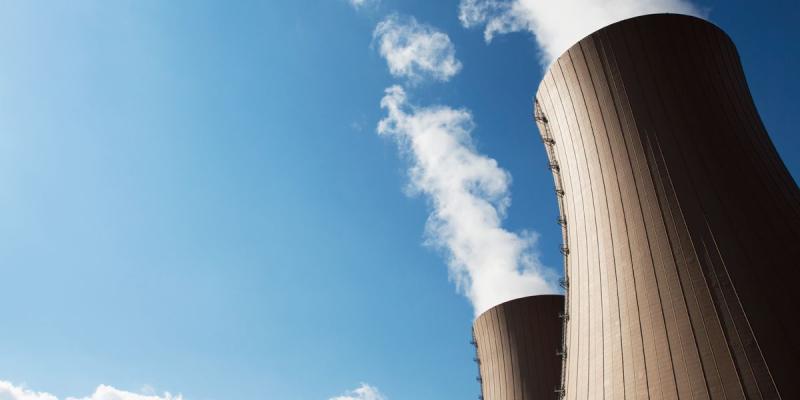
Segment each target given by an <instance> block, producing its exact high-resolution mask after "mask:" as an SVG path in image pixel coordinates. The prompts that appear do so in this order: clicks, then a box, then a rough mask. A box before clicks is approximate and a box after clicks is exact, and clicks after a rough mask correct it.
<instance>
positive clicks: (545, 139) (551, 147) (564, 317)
mask: <svg viewBox="0 0 800 400" xmlns="http://www.w3.org/2000/svg"><path fill="white" fill-rule="evenodd" d="M533 119H534V121H536V125H537V126H538V127H539V132H540V134H541V137H542V143H544V147H545V150H546V151H547V159H548V165H547V167H548V168H549V169H550V171H551V172H552V173H553V182H554V184H555V192H556V199H557V200H558V211H559V216H558V220H557V221H558V224H559V225H561V235H562V238H563V239H562V240H563V243H562V244H561V247H560V249H559V250H560V251H561V254H562V255H563V256H564V278H562V279H561V280H560V281H559V285H560V286H561V288H562V289H564V312H563V313H561V314H560V315H559V318H561V321H562V329H561V348H560V349H559V350H558V351H557V352H556V356H558V357H560V358H561V382H560V383H559V386H558V387H556V389H555V390H554V392H555V393H556V398H557V399H563V398H564V396H565V393H564V390H565V387H566V379H567V376H566V372H567V326H568V324H567V321H569V268H568V262H569V243H568V238H569V232H568V230H567V217H566V212H565V210H566V208H565V206H566V204H565V202H564V196H565V195H566V192H565V191H564V185H563V181H562V179H561V167H560V166H559V163H558V157H557V156H556V150H555V146H556V141H555V139H553V135H552V134H551V132H550V123H549V121H548V120H547V117H546V116H545V115H544V112H543V111H542V107H541V106H540V105H539V101H538V100H534V103H533ZM481 392H482V391H481Z"/></svg>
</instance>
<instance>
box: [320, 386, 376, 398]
mask: <svg viewBox="0 0 800 400" xmlns="http://www.w3.org/2000/svg"><path fill="white" fill-rule="evenodd" d="M328 400H389V399H388V398H387V397H386V396H384V395H383V393H381V392H380V390H378V388H376V387H375V386H370V385H368V384H366V383H362V384H361V385H360V386H359V387H358V388H356V389H353V390H351V391H348V392H347V393H345V394H343V395H341V396H336V397H331V398H330V399H328Z"/></svg>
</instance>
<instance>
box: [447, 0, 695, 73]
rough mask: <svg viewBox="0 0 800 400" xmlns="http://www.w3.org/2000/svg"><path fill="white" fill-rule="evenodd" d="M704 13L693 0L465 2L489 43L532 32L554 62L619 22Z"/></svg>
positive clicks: (469, 23) (465, 21)
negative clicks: (588, 37)
mask: <svg viewBox="0 0 800 400" xmlns="http://www.w3.org/2000/svg"><path fill="white" fill-rule="evenodd" d="M666 12H669V13H678V14H690V15H696V16H700V15H702V14H703V13H702V12H701V10H699V9H698V8H697V7H695V6H694V5H692V4H691V2H689V1H687V0H559V1H542V0H461V4H460V6H459V19H460V20H461V23H462V25H464V26H465V27H474V26H480V25H484V37H485V38H486V41H487V42H489V41H491V40H492V38H493V37H494V35H496V34H503V33H508V32H515V31H523V30H527V31H530V32H531V33H533V35H534V36H535V38H536V41H537V42H538V44H539V47H540V49H541V51H542V62H543V64H544V65H549V64H550V63H551V62H552V61H553V60H555V59H556V58H557V57H558V56H560V55H561V53H563V52H564V51H566V50H567V49H568V48H569V47H570V46H572V45H573V44H575V43H576V42H577V41H579V40H580V39H582V38H583V37H585V36H586V35H589V34H590V33H592V32H594V31H596V30H598V29H600V28H602V27H604V26H606V25H609V24H612V23H614V22H617V21H621V20H623V19H626V18H631V17H635V16H639V15H645V14H653V13H666Z"/></svg>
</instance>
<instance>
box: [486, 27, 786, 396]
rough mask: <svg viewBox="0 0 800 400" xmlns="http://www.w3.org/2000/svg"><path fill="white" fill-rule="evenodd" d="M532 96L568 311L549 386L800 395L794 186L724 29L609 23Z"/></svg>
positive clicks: (568, 391)
mask: <svg viewBox="0 0 800 400" xmlns="http://www.w3.org/2000/svg"><path fill="white" fill-rule="evenodd" d="M764 62H776V60H764ZM534 107H535V111H534V115H535V119H536V122H537V124H538V126H539V130H540V133H541V135H542V138H543V142H544V144H545V148H546V149H547V153H548V157H549V164H550V169H551V170H552V172H553V176H554V180H555V186H556V195H557V198H558V202H559V208H560V211H561V215H560V217H559V222H560V223H561V225H562V232H563V247H562V253H563V254H564V263H565V271H564V272H565V281H564V286H565V287H566V306H565V312H564V313H565V314H566V315H569V318H568V319H567V320H566V323H565V325H564V326H565V330H564V339H565V340H564V344H563V348H562V352H563V354H564V365H563V371H564V372H563V374H562V376H561V383H560V384H559V386H560V387H559V389H558V391H557V393H556V394H555V395H554V397H558V396H563V397H564V398H567V399H643V398H651V399H677V398H680V399H705V398H712V399H745V398H748V399H776V398H783V399H800V326H798V318H800V311H798V309H800V288H798V287H797V286H798V284H799V283H800V192H799V191H798V187H797V185H796V183H795V181H794V180H793V179H792V177H791V175H790V174H789V172H788V170H787V169H786V167H785V166H784V164H783V162H782V161H781V159H780V157H779V156H778V154H777V152H776V150H775V148H774V146H773V144H772V142H771V141H770V139H769V136H768V134H767V132H766V130H765V128H764V126H763V124H762V122H761V119H760V117H759V115H758V112H757V110H756V107H755V105H754V104H753V100H752V98H751V96H750V92H749V89H748V87H747V83H746V80H745V76H744V72H743V70H742V66H741V63H740V61H739V57H738V54H737V52H736V48H735V47H734V45H733V43H732V41H731V39H730V38H729V37H728V36H727V35H726V34H725V33H724V32H723V31H722V30H720V29H719V28H717V27H716V26H714V25H713V24H711V23H709V22H706V21H704V20H701V19H698V18H694V17H688V16H681V15H671V14H659V15H648V16H643V17H637V18H633V19H629V20H625V21H622V22H618V23H615V24H613V25H610V26H608V27H605V28H603V29H601V30H599V31H597V32H595V33H593V34H591V35H589V36H588V37H586V38H584V39H582V40H581V41H580V42H578V43H577V44H575V45H574V46H572V47H571V48H570V49H569V50H568V51H567V52H565V53H564V54H563V55H562V56H561V57H559V58H558V59H557V60H556V61H555V62H554V63H553V64H552V65H551V66H550V67H549V69H548V70H547V72H546V74H545V77H544V79H543V81H542V83H541V84H540V87H539V90H538V92H537V95H536V101H535V105H534ZM484 394H486V392H485V391H484ZM495 398H498V397H492V396H488V397H487V400H489V399H495ZM519 398H520V399H522V398H523V397H519ZM525 398H527V397H525ZM549 398H553V397H549Z"/></svg>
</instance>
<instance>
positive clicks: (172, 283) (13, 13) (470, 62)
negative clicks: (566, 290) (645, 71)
mask: <svg viewBox="0 0 800 400" xmlns="http://www.w3.org/2000/svg"><path fill="white" fill-rule="evenodd" d="M694 4H696V5H698V6H700V7H703V8H704V9H707V10H708V17H709V19H710V20H711V21H713V22H714V23H716V24H718V25H719V26H720V27H722V28H723V29H724V30H726V31H727V32H728V33H729V34H730V36H731V37H732V38H733V40H734V41H735V43H736V44H737V46H738V48H739V51H740V55H741V57H742V61H743V64H744V67H745V72H746V73H747V78H748V81H749V84H750V88H751V90H752V92H753V96H754V98H755V101H756V105H757V106H758V108H759V111H760V112H761V116H762V118H763V120H764V122H765V124H766V126H767V129H768V131H769V132H770V135H771V137H772V139H773V141H774V143H775V144H776V146H777V149H778V151H779V152H780V154H781V155H782V157H783V159H784V161H785V163H786V164H787V166H788V167H789V169H790V171H791V172H792V174H793V175H794V176H795V177H797V176H798V174H800V137H798V135H797V127H796V124H797V122H798V111H800V96H798V95H797V94H798V93H800V79H798V76H797V71H800V28H798V26H797V21H800V6H799V5H797V2H796V1H770V2H768V5H765V4H763V3H758V2H753V1H745V0H734V1H731V0H729V1H710V0H704V1H697V2H694ZM458 6H459V1H458V0H441V1H430V0H413V1H393V0H381V1H380V2H379V4H373V5H371V6H365V7H360V8H359V9H355V8H354V7H352V6H351V4H349V3H348V1H346V0H303V1H297V0H270V1H260V2H258V1H235V2H222V1H218V2H203V1H192V2H175V1H173V2H168V1H69V2H66V1H62V2H58V1H53V2H44V1H3V2H0V274H1V275H0V316H2V323H0V381H7V382H12V383H14V384H15V385H20V386H21V385H23V384H24V386H25V387H27V388H30V389H34V390H37V391H45V392H48V393H52V394H54V395H56V396H58V397H59V398H65V397H68V396H76V397H81V396H89V395H90V394H91V393H93V392H94V391H95V388H96V387H97V386H98V385H101V384H105V385H111V386H113V387H115V388H120V389H124V390H128V391H132V392H140V393H141V392H143V393H147V392H153V393H163V392H165V391H169V392H172V393H181V394H182V395H183V397H184V399H186V400H205V399H218V400H226V399H276V400H294V399H298V400H305V399H308V400H312V399H315V400H316V399H321V400H327V399H329V398H332V397H334V396H337V395H340V394H343V393H345V392H347V391H348V390H352V389H354V388H356V387H358V386H359V385H360V384H361V383H362V382H363V383H368V384H369V385H373V386H375V387H377V388H379V389H380V391H381V392H382V393H383V394H384V395H385V397H386V398H388V399H392V400H446V399H475V398H477V396H478V394H479V388H478V384H477V382H476V381H475V376H476V375H477V368H476V366H475V364H474V363H473V362H472V357H473V349H472V347H471V346H470V344H469V340H470V327H471V323H472V319H473V309H472V306H471V304H470V302H469V301H468V300H467V298H466V297H465V296H463V295H462V294H459V293H458V292H457V291H456V288H455V286H456V285H455V283H454V282H453V281H452V280H450V279H449V278H448V269H447V266H446V256H445V255H444V254H443V253H442V251H440V250H437V249H434V248H432V247H431V246H425V245H424V241H425V235H424V230H425V228H424V227H425V223H426V219H427V218H428V213H429V211H430V205H429V203H428V202H426V200H425V197H424V196H419V195H417V196H409V195H407V193H406V192H407V190H406V188H407V187H408V174H407V171H406V169H407V167H408V160H407V159H406V158H404V157H403V156H402V155H400V154H398V151H397V146H396V145H395V143H394V142H393V141H392V140H390V139H388V138H387V137H382V136H380V135H378V134H377V133H376V126H377V124H378V121H379V120H381V118H383V117H384V116H385V114H386V112H385V110H382V109H381V108H380V106H379V103H380V100H381V98H382V97H383V96H384V89H385V88H387V87H389V86H391V85H393V84H396V83H402V82H403V81H402V80H398V79H397V78H395V77H393V76H392V75H391V74H390V73H389V70H388V69H387V65H386V62H385V60H384V59H383V58H382V57H381V55H380V54H379V51H378V48H377V46H376V43H374V41H373V31H374V29H375V27H376V25H377V24H378V23H379V22H380V21H381V20H383V19H384V18H385V17H387V16H388V15H390V14H392V13H397V14H398V15H402V16H413V17H415V18H416V19H417V20H418V21H419V22H420V23H425V24H430V25H431V26H434V27H436V28H437V29H438V30H440V31H441V32H444V33H446V34H447V35H448V36H449V38H450V40H451V42H452V44H453V45H454V47H455V56H456V57H457V58H458V60H459V61H460V63H461V65H462V67H461V70H460V72H459V73H458V74H456V75H454V76H453V77H452V78H451V79H450V80H449V82H422V83H417V84H413V85H412V86H413V94H410V97H412V98H413V100H414V102H415V103H418V104H425V105H427V104H446V105H448V106H451V107H457V108H458V107H464V108H467V109H469V110H471V112H472V117H473V119H474V123H475V129H474V130H473V132H472V136H473V140H474V143H475V147H476V148H477V149H478V150H479V151H480V153H482V154H484V155H486V156H488V157H491V158H493V159H495V160H497V162H498V164H499V166H500V167H502V168H503V169H505V170H506V171H508V172H509V173H510V174H511V176H513V183H512V184H511V187H510V190H511V195H512V198H513V202H512V204H511V206H510V208H508V211H507V219H506V220H505V222H504V225H503V226H504V227H505V228H506V229H508V230H509V231H511V232H522V231H524V230H532V231H536V232H538V233H539V234H540V235H541V237H540V239H539V241H538V243H537V244H536V248H537V249H539V251H540V255H541V262H542V264H544V265H545V266H546V267H547V268H549V269H550V270H552V271H556V272H557V271H558V270H559V269H560V268H561V264H560V263H561V258H560V254H559V252H558V245H559V241H560V231H559V227H558V226H557V225H556V223H555V219H556V216H557V209H556V202H555V196H554V195H553V193H552V178H551V176H550V173H549V171H548V170H547V169H546V168H545V166H546V161H545V154H544V149H543V147H542V145H541V143H540V142H539V139H538V132H537V131H536V127H535V125H534V124H533V122H532V120H531V117H530V110H531V100H532V98H533V95H534V93H535V91H536V88H537V86H538V82H539V79H540V78H541V76H542V67H541V64H540V61H539V60H540V53H539V50H538V47H537V44H536V42H535V41H534V40H533V38H532V36H531V35H530V33H527V32H519V33H511V34H506V35H500V36H497V37H495V38H494V40H493V41H492V42H491V43H490V44H487V43H486V42H485V41H484V38H483V33H482V30H481V29H479V28H477V29H476V28H473V29H467V28H464V27H463V26H462V25H461V23H460V22H459V19H458ZM409 92H411V90H410V91H409ZM0 398H2V396H0ZM3 400H5V399H3Z"/></svg>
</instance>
